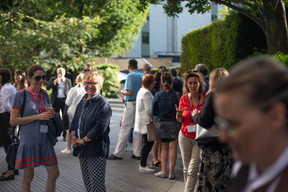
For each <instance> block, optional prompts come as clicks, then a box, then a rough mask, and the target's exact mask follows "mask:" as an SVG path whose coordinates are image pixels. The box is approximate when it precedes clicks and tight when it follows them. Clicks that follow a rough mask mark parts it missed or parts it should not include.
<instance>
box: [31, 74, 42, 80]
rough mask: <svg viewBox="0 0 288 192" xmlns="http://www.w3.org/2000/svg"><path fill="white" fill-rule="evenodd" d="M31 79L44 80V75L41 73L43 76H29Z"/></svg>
mask: <svg viewBox="0 0 288 192" xmlns="http://www.w3.org/2000/svg"><path fill="white" fill-rule="evenodd" d="M31 78H32V79H35V80H36V81H40V80H41V78H42V79H43V80H45V79H46V75H43V76H40V75H39V76H32V77H31Z"/></svg>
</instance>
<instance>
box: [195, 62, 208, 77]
mask: <svg viewBox="0 0 288 192" xmlns="http://www.w3.org/2000/svg"><path fill="white" fill-rule="evenodd" d="M194 70H196V71H198V72H200V73H202V75H203V76H204V77H205V76H207V75H208V68H207V66H206V65H205V64H197V65H196V66H195V67H194Z"/></svg>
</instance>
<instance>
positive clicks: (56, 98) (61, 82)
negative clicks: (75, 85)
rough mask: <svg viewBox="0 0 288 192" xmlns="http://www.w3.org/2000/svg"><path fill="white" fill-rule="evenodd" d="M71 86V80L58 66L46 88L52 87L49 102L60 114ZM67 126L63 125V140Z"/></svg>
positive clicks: (63, 109)
mask: <svg viewBox="0 0 288 192" xmlns="http://www.w3.org/2000/svg"><path fill="white" fill-rule="evenodd" d="M71 87H72V84H71V80H70V79H69V78H66V77H65V69H64V68H62V67H61V68H58V69H57V76H54V77H51V78H50V80H49V82H48V84H47V86H46V88H47V90H50V89H51V88H52V93H51V98H50V101H51V104H52V106H53V108H54V110H55V111H56V112H57V113H59V112H60V110H61V112H62V115H63V114H64V111H65V100H66V97H67V94H68V91H69V89H70V88H71ZM67 129H68V127H66V126H65V127H64V130H63V140H64V141H65V140H66V130H67Z"/></svg>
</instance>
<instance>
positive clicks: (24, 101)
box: [13, 90, 26, 139]
mask: <svg viewBox="0 0 288 192" xmlns="http://www.w3.org/2000/svg"><path fill="white" fill-rule="evenodd" d="M25 103H26V90H24V100H23V103H22V106H21V110H20V117H23V114H24V107H25ZM20 127H21V125H19V129H18V132H17V136H16V138H17V139H19V134H20ZM15 128H16V126H14V128H13V134H14V133H15Z"/></svg>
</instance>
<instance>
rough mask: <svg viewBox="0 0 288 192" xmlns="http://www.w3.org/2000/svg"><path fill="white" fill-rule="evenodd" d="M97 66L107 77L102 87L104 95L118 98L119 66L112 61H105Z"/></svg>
mask: <svg viewBox="0 0 288 192" xmlns="http://www.w3.org/2000/svg"><path fill="white" fill-rule="evenodd" d="M96 68H97V70H99V71H100V72H101V73H102V74H103V75H104V78H105V81H104V84H103V88H102V95H103V96H104V97H107V98H118V97H119V95H118V87H119V80H118V73H119V66H118V65H114V64H111V63H105V64H100V65H97V66H96Z"/></svg>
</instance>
